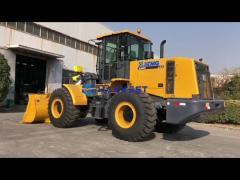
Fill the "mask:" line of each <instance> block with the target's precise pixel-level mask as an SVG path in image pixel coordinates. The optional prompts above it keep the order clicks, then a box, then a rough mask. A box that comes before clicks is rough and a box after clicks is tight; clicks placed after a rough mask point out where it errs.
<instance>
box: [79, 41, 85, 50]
mask: <svg viewBox="0 0 240 180" xmlns="http://www.w3.org/2000/svg"><path fill="white" fill-rule="evenodd" d="M84 48H85V44H84V43H83V42H81V45H80V50H82V51H84Z"/></svg>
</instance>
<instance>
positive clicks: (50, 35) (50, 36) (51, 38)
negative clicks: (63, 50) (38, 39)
mask: <svg viewBox="0 0 240 180" xmlns="http://www.w3.org/2000/svg"><path fill="white" fill-rule="evenodd" d="M48 40H51V41H53V32H52V31H51V30H48Z"/></svg>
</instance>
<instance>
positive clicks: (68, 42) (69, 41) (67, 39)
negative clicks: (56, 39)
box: [66, 37, 71, 46]
mask: <svg viewBox="0 0 240 180" xmlns="http://www.w3.org/2000/svg"><path fill="white" fill-rule="evenodd" d="M70 44H71V39H70V38H69V37H66V45H67V46H70Z"/></svg>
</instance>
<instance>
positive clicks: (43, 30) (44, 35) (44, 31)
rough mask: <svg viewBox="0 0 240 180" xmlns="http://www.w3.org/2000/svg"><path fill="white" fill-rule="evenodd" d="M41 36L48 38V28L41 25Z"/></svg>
mask: <svg viewBox="0 0 240 180" xmlns="http://www.w3.org/2000/svg"><path fill="white" fill-rule="evenodd" d="M41 37H42V38H44V39H47V29H46V28H43V27H41Z"/></svg>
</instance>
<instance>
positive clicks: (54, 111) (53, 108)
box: [51, 98, 64, 119]
mask: <svg viewBox="0 0 240 180" xmlns="http://www.w3.org/2000/svg"><path fill="white" fill-rule="evenodd" d="M59 106H60V107H61V110H60V109H58V107H59ZM63 111H64V105H63V101H62V100H61V99H59V98H57V99H54V100H53V102H52V104H51V112H52V115H53V117H54V118H55V119H59V118H60V117H61V116H62V114H63Z"/></svg>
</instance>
